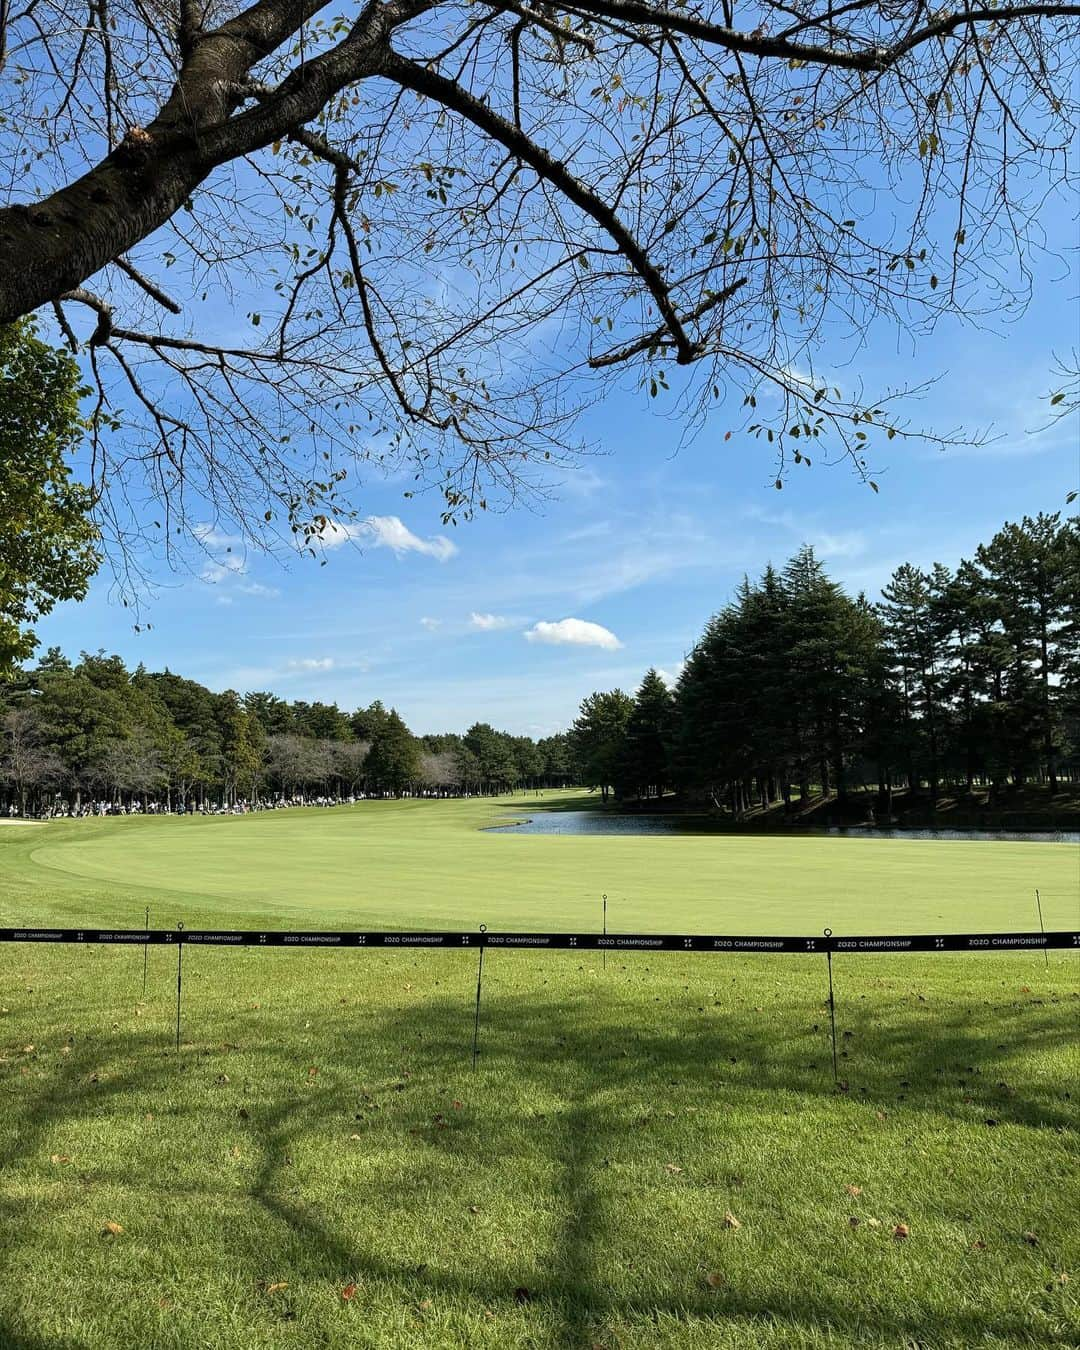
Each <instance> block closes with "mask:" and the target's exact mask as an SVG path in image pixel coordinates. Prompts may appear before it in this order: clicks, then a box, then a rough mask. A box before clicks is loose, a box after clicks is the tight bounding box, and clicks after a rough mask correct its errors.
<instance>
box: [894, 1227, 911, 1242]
mask: <svg viewBox="0 0 1080 1350" xmlns="http://www.w3.org/2000/svg"><path fill="white" fill-rule="evenodd" d="M910 1233H911V1229H910V1228H909V1227H908V1226H907V1224H906V1223H898V1224H897V1225H896V1227H895V1228H894V1229H893V1230H892V1235H893V1237H894V1238H896V1240H897V1241H898V1242H903V1240H904V1238H906V1237H908V1236H909V1235H910Z"/></svg>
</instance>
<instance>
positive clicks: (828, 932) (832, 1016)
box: [825, 928, 840, 1083]
mask: <svg viewBox="0 0 1080 1350" xmlns="http://www.w3.org/2000/svg"><path fill="white" fill-rule="evenodd" d="M825 936H826V937H827V938H831V937H832V929H831V928H826V929H825ZM825 959H826V960H827V961H828V964H829V1026H830V1028H831V1030H832V1074H833V1082H834V1083H838V1082H839V1081H840V1066H839V1064H838V1063H837V1060H836V999H835V998H834V997H833V982H832V947H831V946H830V947H827V948H826V949H825Z"/></svg>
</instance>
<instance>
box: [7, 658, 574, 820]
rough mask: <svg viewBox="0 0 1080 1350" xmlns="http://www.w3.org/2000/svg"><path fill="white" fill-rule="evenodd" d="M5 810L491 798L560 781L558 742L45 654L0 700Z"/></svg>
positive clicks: (564, 770)
mask: <svg viewBox="0 0 1080 1350" xmlns="http://www.w3.org/2000/svg"><path fill="white" fill-rule="evenodd" d="M0 727H2V732H3V735H2V741H0V807H2V809H3V810H4V811H5V813H8V814H13V813H15V812H17V813H19V814H21V815H27V814H30V815H35V814H43V813H50V812H57V811H60V812H65V813H67V812H71V813H76V814H79V813H84V812H86V811H88V810H101V809H104V808H106V807H108V808H110V809H123V810H130V809H138V810H141V811H156V810H213V809H218V810H220V809H226V810H227V809H231V808H235V807H237V806H238V805H241V804H243V805H247V806H253V805H256V804H263V805H268V804H275V803H283V802H294V801H307V800H312V799H317V800H329V801H339V800H348V799H350V798H356V797H359V796H372V795H376V796H384V795H389V796H400V795H407V794H426V795H462V794H465V793H468V794H471V795H475V794H487V793H493V792H498V791H504V790H507V789H510V788H520V787H559V786H564V785H565V784H567V783H568V782H570V781H571V780H572V779H573V777H574V773H573V770H572V767H571V761H570V754H569V746H568V741H567V737H566V736H565V735H559V736H548V737H545V738H543V739H542V740H539V741H535V740H532V739H531V738H529V737H528V736H512V735H510V734H509V733H507V732H503V731H497V730H495V728H493V727H491V726H489V725H488V724H487V723H477V724H476V725H475V726H473V727H470V729H469V730H468V731H467V732H466V733H465V734H464V735H457V734H444V735H432V736H414V735H413V733H412V732H411V731H410V730H409V728H408V727H407V726H406V724H405V722H404V720H403V719H402V717H401V716H400V714H399V713H398V712H397V711H396V710H395V709H394V708H386V707H384V706H383V704H382V703H380V702H378V701H376V702H374V703H372V704H371V705H370V706H369V707H367V708H358V709H357V710H356V711H354V712H346V711H344V710H343V709H341V708H339V707H338V706H337V705H336V704H334V703H321V702H313V703H306V702H299V701H294V702H287V701H286V700H284V699H282V698H279V697H277V696H276V695H275V694H271V693H265V692H255V693H248V694H244V695H240V694H238V693H236V692H235V691H233V690H227V691H225V692H224V693H214V692H213V691H212V690H210V689H207V688H206V687H205V686H203V685H201V684H199V683H197V682H196V681H194V680H188V679H184V678H183V677H182V676H180V675H176V674H173V673H172V672H171V671H168V670H166V671H163V672H152V671H148V670H146V669H145V668H144V667H143V666H139V667H138V668H137V669H136V670H134V671H129V670H128V669H127V668H126V667H125V665H124V663H123V661H122V660H121V658H120V657H118V656H107V655H105V654H104V653H97V654H90V653H86V652H84V653H83V654H82V655H81V657H80V659H79V661H78V662H77V663H72V662H71V661H69V660H68V659H67V658H66V657H65V656H64V655H63V654H62V653H61V652H60V651H59V650H58V649H56V648H51V649H50V650H49V651H48V652H47V653H46V655H45V656H44V658H43V659H42V660H41V661H40V662H39V663H38V664H37V665H36V666H34V667H32V668H24V669H22V670H20V671H19V672H18V674H17V676H16V678H14V679H13V680H12V681H11V682H10V683H9V684H8V685H7V687H6V688H5V689H3V691H2V692H0Z"/></svg>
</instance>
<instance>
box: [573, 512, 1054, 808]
mask: <svg viewBox="0 0 1080 1350" xmlns="http://www.w3.org/2000/svg"><path fill="white" fill-rule="evenodd" d="M1078 609H1080V518H1075V517H1074V518H1072V519H1069V520H1064V521H1063V520H1062V519H1061V516H1060V514H1054V515H1044V514H1040V515H1039V516H1038V517H1036V518H1035V519H1030V518H1028V517H1025V518H1024V520H1023V521H1021V522H1020V524H1018V525H1017V524H1007V525H1005V526H1004V527H1003V528H1002V529H1001V530H1000V531H999V532H998V533H997V534H996V535H995V536H994V537H993V539H991V541H990V542H989V543H988V544H984V545H981V546H980V547H979V548H978V549H977V550H976V553H975V556H974V558H973V559H971V560H965V561H963V562H961V563H960V565H959V566H958V567H957V568H956V569H955V571H952V570H950V569H949V568H947V567H943V566H941V565H940V564H936V565H935V566H934V567H932V568H931V569H930V570H929V571H926V570H924V569H922V568H920V567H916V566H912V565H910V564H905V565H904V566H902V567H899V568H897V570H896V571H895V572H894V573H893V575H892V577H891V579H890V581H889V583H888V585H887V586H886V587H885V588H884V590H883V592H882V595H881V599H880V600H879V601H878V602H877V603H871V602H870V601H869V600H868V599H867V598H866V596H864V595H859V596H857V597H855V598H852V597H851V596H849V595H847V594H845V592H844V590H843V589H842V588H841V587H840V586H839V585H837V584H836V583H835V582H834V581H832V580H830V579H829V577H828V576H827V575H826V573H825V569H824V568H823V566H822V564H821V563H820V561H819V560H818V559H817V558H816V557H815V556H814V552H813V550H812V549H811V548H808V547H804V548H802V549H801V550H800V551H799V552H798V553H797V554H796V555H795V557H794V558H792V559H791V561H790V562H789V563H788V564H787V566H786V567H785V568H784V569H783V570H782V571H779V572H778V571H776V570H774V569H773V568H772V567H768V568H766V570H765V572H764V574H763V575H762V576H761V578H760V579H759V580H758V581H757V582H753V583H752V582H750V581H749V580H746V581H744V582H743V584H742V586H741V587H740V588H739V591H738V593H737V595H736V597H735V599H734V600H733V601H732V602H731V603H730V604H728V605H727V606H726V607H725V608H724V609H722V610H721V611H720V612H719V613H718V614H716V615H715V616H714V617H713V618H712V619H711V620H710V621H709V623H708V624H707V625H706V628H705V631H704V633H703V634H702V636H701V638H700V639H699V641H698V642H697V644H696V646H695V647H694V649H693V651H692V652H691V653H690V656H689V657H688V659H687V662H686V665H685V667H684V669H683V671H682V674H681V676H680V678H679V681H678V685H677V687H676V688H675V689H674V690H669V689H668V688H667V686H666V685H665V684H664V682H663V680H661V679H660V677H659V676H658V675H657V673H656V672H655V671H652V670H651V671H649V673H648V674H647V675H646V676H645V679H644V680H643V682H642V685H641V688H640V689H639V690H638V692H637V695H636V697H635V698H631V697H629V696H628V695H627V694H625V693H623V692H622V691H621V690H614V691H612V692H610V693H597V694H593V695H591V696H590V697H589V698H587V699H586V700H585V702H584V703H583V704H582V707H581V712H580V714H579V716H578V718H577V721H576V722H575V723H574V726H573V728H572V730H571V733H570V735H571V744H572V746H573V748H574V752H575V754H576V755H577V757H578V759H579V760H580V763H581V766H582V772H583V777H584V780H585V781H586V782H588V783H589V784H591V785H593V786H597V787H600V788H601V789H602V791H603V792H604V794H605V796H606V795H607V793H608V792H609V790H611V791H614V792H615V793H616V795H619V796H625V797H638V798H642V799H646V798H649V797H652V796H658V795H662V794H663V793H664V791H665V790H667V789H670V788H674V789H677V790H679V791H682V792H684V793H686V794H687V795H690V796H695V797H699V798H704V799H710V798H711V799H712V800H713V801H714V802H715V803H716V804H717V805H723V806H725V807H729V808H730V809H731V810H732V811H733V812H734V813H735V814H743V813H745V812H746V811H748V810H750V809H753V808H757V807H767V806H769V805H771V804H773V803H777V802H779V801H781V800H782V801H783V802H784V803H785V804H786V806H787V807H788V808H789V809H791V807H792V803H793V802H794V801H795V799H796V798H798V800H799V801H800V802H803V803H805V802H807V801H808V800H809V799H810V798H811V797H812V796H814V794H815V793H819V792H820V793H822V794H826V795H827V794H830V793H833V792H835V794H836V796H837V797H838V798H840V799H841V800H842V799H843V798H845V797H846V795H847V793H848V791H849V789H850V788H851V786H852V785H858V786H860V787H861V786H865V785H868V784H871V783H872V784H875V785H876V786H877V789H878V792H879V795H880V799H881V804H882V806H883V808H884V809H885V810H886V811H888V810H889V809H890V807H891V800H892V792H893V789H894V788H897V787H905V788H908V789H912V790H915V791H920V790H925V791H926V792H927V794H928V795H929V798H930V800H931V801H932V802H933V801H936V800H937V797H938V795H939V793H940V792H941V791H942V790H943V789H944V788H946V787H948V788H949V789H950V790H951V789H955V788H958V787H959V788H962V789H965V790H968V791H971V790H974V789H975V788H977V787H982V786H985V787H989V788H990V789H991V791H992V792H993V793H995V794H1000V793H1001V792H1002V791H1004V790H1006V789H1007V788H1009V787H1010V786H1017V785H1021V784H1023V783H1026V782H1032V781H1038V782H1043V783H1045V784H1047V786H1048V787H1049V788H1050V790H1051V791H1057V790H1058V788H1059V786H1060V783H1061V781H1062V780H1063V779H1065V780H1068V781H1070V782H1075V781H1078V780H1080V614H1078Z"/></svg>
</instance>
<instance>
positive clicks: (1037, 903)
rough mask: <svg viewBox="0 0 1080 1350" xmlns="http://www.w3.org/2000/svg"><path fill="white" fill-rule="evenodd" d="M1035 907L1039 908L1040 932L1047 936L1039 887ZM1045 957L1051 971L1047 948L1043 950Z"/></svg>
mask: <svg viewBox="0 0 1080 1350" xmlns="http://www.w3.org/2000/svg"><path fill="white" fill-rule="evenodd" d="M1035 905H1036V908H1037V909H1038V911H1039V932H1040V933H1043V934H1045V932H1046V925H1045V924H1044V923H1043V915H1042V897H1041V896H1040V895H1039V888H1038V887H1037V886H1036V888H1035ZM1043 956H1044V957H1045V958H1046V969H1047V970H1049V969H1050V952H1049V950H1048V949H1047V948H1046V947H1044V948H1043Z"/></svg>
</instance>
